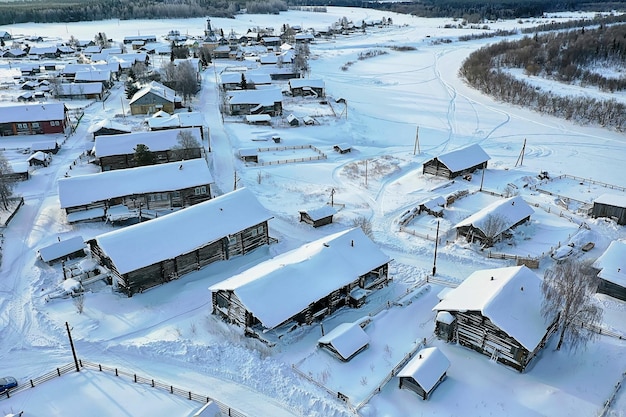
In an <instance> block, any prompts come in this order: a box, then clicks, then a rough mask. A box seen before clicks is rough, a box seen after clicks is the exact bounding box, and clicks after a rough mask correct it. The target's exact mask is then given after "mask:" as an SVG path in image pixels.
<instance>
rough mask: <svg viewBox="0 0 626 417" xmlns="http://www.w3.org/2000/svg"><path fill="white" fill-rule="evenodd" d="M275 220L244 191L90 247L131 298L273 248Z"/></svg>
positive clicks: (121, 231) (99, 238)
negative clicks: (215, 264)
mask: <svg viewBox="0 0 626 417" xmlns="http://www.w3.org/2000/svg"><path fill="white" fill-rule="evenodd" d="M271 218H272V217H271V215H269V213H268V212H267V210H266V209H265V208H264V207H263V206H261V204H260V203H259V202H258V200H257V199H256V197H255V196H254V194H252V192H251V191H249V190H248V189H246V188H240V189H238V190H236V191H233V192H231V193H228V194H224V195H222V196H219V197H216V198H214V199H212V200H208V201H205V202H203V203H200V204H196V205H195V206H192V207H188V208H186V209H184V210H179V211H176V212H174V213H172V214H168V215H167V216H163V217H159V218H157V219H154V220H150V221H148V222H143V223H137V224H134V225H132V226H128V227H125V228H123V229H119V230H115V231H112V232H108V233H104V234H102V235H99V236H96V237H95V238H93V239H91V240H89V241H88V242H87V243H88V245H89V247H90V248H91V252H92V254H93V256H94V258H95V259H96V261H97V262H98V264H99V265H101V266H103V267H105V268H107V269H108V270H109V271H110V273H111V276H112V277H113V282H114V286H115V288H117V289H118V290H119V291H121V292H123V293H125V294H126V295H128V296H129V297H130V296H132V295H133V294H135V293H137V292H141V291H143V290H146V289H148V288H151V287H154V286H156V285H160V284H163V283H166V282H168V281H171V280H173V279H177V278H180V277H181V276H183V275H185V274H187V273H189V272H192V271H196V270H198V269H200V268H202V267H204V266H206V265H209V264H211V263H213V262H216V261H221V260H228V259H231V258H233V257H235V256H239V255H245V254H247V253H249V252H251V251H253V250H255V249H257V248H258V247H260V246H263V245H267V244H269V231H268V221H269V220H270V219H271Z"/></svg>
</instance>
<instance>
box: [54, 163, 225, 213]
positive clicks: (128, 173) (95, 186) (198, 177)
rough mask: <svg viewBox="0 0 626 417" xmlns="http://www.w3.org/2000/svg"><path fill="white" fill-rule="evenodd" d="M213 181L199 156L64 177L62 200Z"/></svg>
mask: <svg viewBox="0 0 626 417" xmlns="http://www.w3.org/2000/svg"><path fill="white" fill-rule="evenodd" d="M181 167H182V168H181ZM212 183H213V177H212V176H211V171H210V170H209V167H208V166H207V164H206V161H205V160H204V159H202V158H198V159H191V160H189V161H182V162H170V163H167V164H157V165H148V166H142V167H137V168H128V169H117V170H113V171H105V172H99V173H96V174H88V175H78V176H75V177H68V178H60V179H59V201H60V202H61V208H63V209H64V208H68V207H77V206H82V205H86V204H91V203H95V202H98V201H103V200H108V199H110V198H115V197H123V196H128V195H133V194H147V193H158V192H166V191H175V190H182V189H185V188H191V187H197V186H202V185H206V184H212Z"/></svg>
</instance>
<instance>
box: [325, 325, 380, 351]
mask: <svg viewBox="0 0 626 417" xmlns="http://www.w3.org/2000/svg"><path fill="white" fill-rule="evenodd" d="M317 342H318V343H319V344H320V345H331V346H332V347H333V349H335V350H336V351H337V353H338V354H339V355H340V356H341V357H342V358H343V359H348V358H350V357H351V356H352V355H354V354H355V353H356V352H358V351H359V350H360V349H362V348H363V346H366V345H367V344H368V343H369V342H370V337H369V336H368V335H367V333H365V330H363V328H362V327H361V326H360V325H359V324H358V323H341V324H340V325H339V326H337V327H335V328H334V329H333V330H332V331H330V332H329V333H327V334H326V335H325V336H322V337H321V338H320V339H319V340H318V341H317Z"/></svg>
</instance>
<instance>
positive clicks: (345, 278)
mask: <svg viewBox="0 0 626 417" xmlns="http://www.w3.org/2000/svg"><path fill="white" fill-rule="evenodd" d="M389 262H390V259H389V257H388V256H387V255H385V254H384V253H383V252H382V251H381V250H380V249H379V248H378V246H376V244H375V243H374V242H372V241H371V240H370V239H369V238H368V237H367V236H366V235H365V233H363V231H362V230H361V229H360V228H353V229H348V230H344V231H342V232H339V233H335V234H333V235H330V236H326V237H323V238H321V239H318V240H316V241H313V242H311V243H308V244H305V245H303V246H301V247H299V248H296V249H294V250H292V251H290V252H286V253H283V254H281V255H278V256H276V257H274V258H272V259H270V260H267V261H265V262H262V263H260V264H257V265H255V266H253V267H252V268H250V269H248V270H246V271H244V272H242V273H240V274H238V275H235V276H233V277H231V278H229V279H226V280H224V281H222V282H220V283H218V284H215V285H213V286H212V287H211V288H210V290H211V292H212V301H213V313H214V314H216V315H218V316H221V317H222V318H224V319H225V320H226V321H228V322H231V323H235V324H237V325H239V326H241V327H244V328H245V329H246V331H247V332H250V333H254V332H255V331H261V332H262V331H264V330H268V329H274V328H276V327H278V326H280V325H282V324H286V323H292V322H295V323H298V324H311V323H312V322H314V321H315V320H320V319H322V318H323V317H325V316H327V315H329V314H332V313H333V312H334V311H336V310H337V309H338V308H340V307H343V306H354V305H357V303H358V300H357V299H356V298H355V297H360V295H361V293H363V292H364V291H365V292H366V294H369V293H370V292H371V291H372V290H374V289H376V288H379V287H381V286H384V285H386V284H387V283H388V281H389V276H388V270H389ZM260 289H262V290H260ZM354 294H356V295H354Z"/></svg>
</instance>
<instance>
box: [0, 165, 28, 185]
mask: <svg viewBox="0 0 626 417" xmlns="http://www.w3.org/2000/svg"><path fill="white" fill-rule="evenodd" d="M9 165H10V167H11V170H10V171H9V172H5V173H4V174H2V178H3V179H8V180H16V181H26V180H27V179H29V178H30V173H29V172H28V162H27V161H10V162H9Z"/></svg>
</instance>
